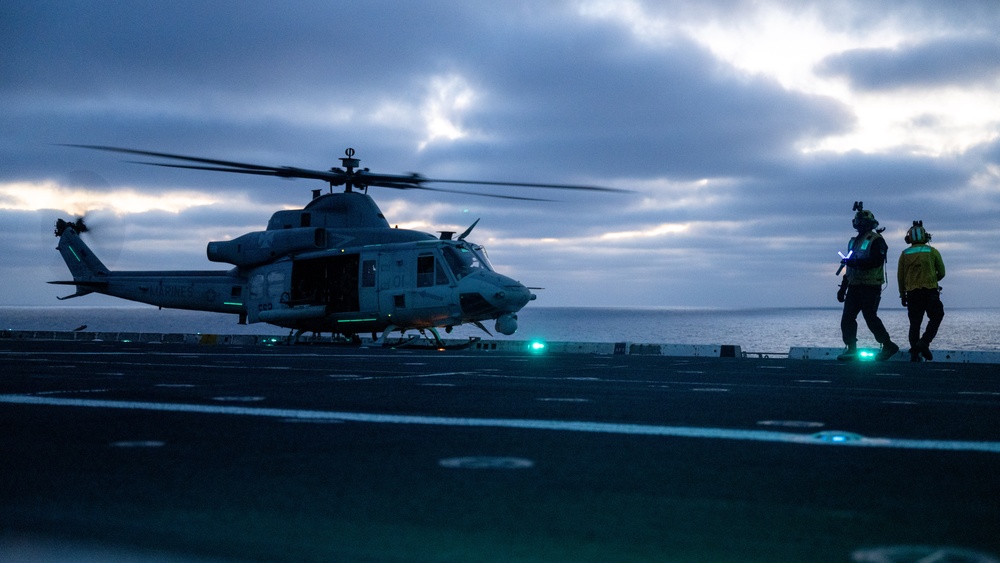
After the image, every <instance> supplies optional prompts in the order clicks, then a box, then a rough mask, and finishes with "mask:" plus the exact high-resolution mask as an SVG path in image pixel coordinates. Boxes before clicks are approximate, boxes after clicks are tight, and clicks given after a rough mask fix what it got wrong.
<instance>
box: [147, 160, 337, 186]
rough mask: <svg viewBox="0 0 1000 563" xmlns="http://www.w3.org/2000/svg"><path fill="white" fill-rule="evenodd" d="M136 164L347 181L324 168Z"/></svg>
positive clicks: (162, 163)
mask: <svg viewBox="0 0 1000 563" xmlns="http://www.w3.org/2000/svg"><path fill="white" fill-rule="evenodd" d="M129 162H134V163H135V164H145V165H147V166H162V167H164V168H183V169H186V170H208V171H211V172H233V173H235V174H253V175H256V176H276V177H278V178H308V179H313V180H324V181H327V182H330V183H331V184H334V185H340V184H343V183H345V182H346V181H347V174H345V173H343V172H335V171H331V172H324V171H322V170H304V169H301V168H265V167H261V169H260V170H251V169H246V170H244V169H242V168H227V167H224V166H197V165H195V164H167V163H165V162H142V161H138V160H133V161H129Z"/></svg>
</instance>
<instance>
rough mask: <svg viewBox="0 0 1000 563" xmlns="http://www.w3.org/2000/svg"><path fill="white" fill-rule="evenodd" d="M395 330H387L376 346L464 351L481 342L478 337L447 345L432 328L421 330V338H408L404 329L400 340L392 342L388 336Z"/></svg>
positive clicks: (391, 328)
mask: <svg viewBox="0 0 1000 563" xmlns="http://www.w3.org/2000/svg"><path fill="white" fill-rule="evenodd" d="M393 330H396V327H394V326H390V327H389V328H387V329H385V331H384V332H382V336H381V337H379V339H378V340H377V341H376V344H378V345H379V346H382V347H385V348H405V349H407V350H464V349H466V348H468V347H469V346H472V345H473V344H475V343H476V342H479V341H480V340H481V339H480V338H479V337H478V336H470V337H469V341H468V342H460V343H458V344H447V343H445V341H444V340H443V339H442V338H441V334H440V333H439V332H438V330H437V329H436V328H434V327H431V328H428V329H419V332H420V336H417V335H415V334H413V335H410V336H406V333H405V329H404V330H403V331H402V333H401V334H400V337H399V340H397V341H395V342H390V341H389V339H388V336H389V333H391V332H392V331H393ZM425 330H428V331H430V333H431V336H427V334H426V333H425V332H424V331H425Z"/></svg>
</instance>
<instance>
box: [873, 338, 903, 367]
mask: <svg viewBox="0 0 1000 563" xmlns="http://www.w3.org/2000/svg"><path fill="white" fill-rule="evenodd" d="M896 352H899V346H896V344H895V343H894V342H893V341H892V340H890V341H888V342H886V343H885V344H883V345H882V351H880V352H879V353H878V354H876V355H875V361H877V362H884V361H886V360H888V359H889V358H891V357H893V356H895V355H896Z"/></svg>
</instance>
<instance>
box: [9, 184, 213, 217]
mask: <svg viewBox="0 0 1000 563" xmlns="http://www.w3.org/2000/svg"><path fill="white" fill-rule="evenodd" d="M216 203H219V200H217V199H215V198H212V197H210V196H208V195H206V194H204V193H199V192H194V191H167V192H162V193H159V194H156V195H150V194H144V193H140V192H138V191H135V190H130V189H117V190H112V191H92V190H86V189H80V188H67V187H63V186H61V185H59V184H58V183H56V182H52V181H48V182H41V183H28V182H15V183H11V184H0V209H9V210H12V211H36V210H39V209H59V210H62V211H65V212H67V213H71V214H73V215H85V214H86V213H88V212H89V211H93V210H96V209H107V210H111V211H113V212H114V213H115V214H117V215H126V214H129V213H143V212H146V211H153V210H158V211H167V212H170V213H181V212H183V211H185V210H188V209H191V208H192V207H201V206H207V205H213V204H216Z"/></svg>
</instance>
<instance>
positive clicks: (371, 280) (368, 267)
mask: <svg viewBox="0 0 1000 563" xmlns="http://www.w3.org/2000/svg"><path fill="white" fill-rule="evenodd" d="M377 273H378V270H377V269H376V267H375V261H374V260H365V261H363V262H361V287H375V277H376V274H377Z"/></svg>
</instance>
